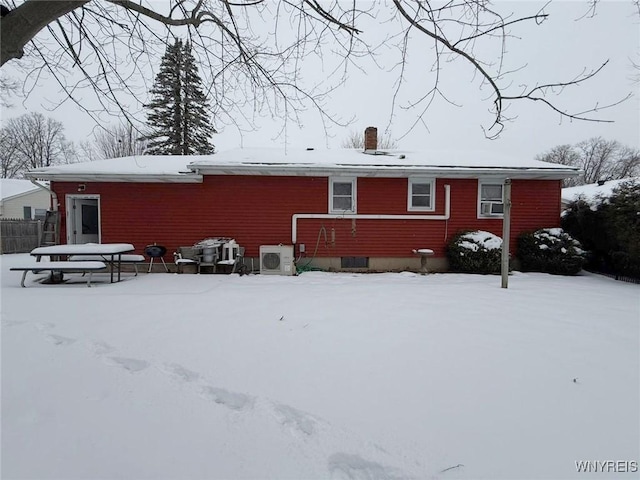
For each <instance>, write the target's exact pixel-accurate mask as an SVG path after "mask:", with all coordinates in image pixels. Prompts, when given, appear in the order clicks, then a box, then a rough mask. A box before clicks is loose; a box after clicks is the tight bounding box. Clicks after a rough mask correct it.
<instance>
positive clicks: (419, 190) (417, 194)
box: [407, 178, 435, 212]
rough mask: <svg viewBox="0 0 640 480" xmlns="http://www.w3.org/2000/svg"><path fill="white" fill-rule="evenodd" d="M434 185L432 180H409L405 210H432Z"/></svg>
mask: <svg viewBox="0 0 640 480" xmlns="http://www.w3.org/2000/svg"><path fill="white" fill-rule="evenodd" d="M434 183H435V182H434V180H433V179H432V178H410V179H409V188H408V192H409V195H408V199H407V210H409V211H417V212H425V211H432V210H434V204H435V202H434V198H433V194H434V190H435V189H434Z"/></svg>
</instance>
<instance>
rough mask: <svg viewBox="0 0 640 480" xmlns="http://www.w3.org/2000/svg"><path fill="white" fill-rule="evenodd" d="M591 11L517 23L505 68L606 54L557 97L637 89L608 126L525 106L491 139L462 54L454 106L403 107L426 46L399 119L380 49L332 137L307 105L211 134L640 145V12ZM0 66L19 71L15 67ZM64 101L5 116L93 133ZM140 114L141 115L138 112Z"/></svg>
mask: <svg viewBox="0 0 640 480" xmlns="http://www.w3.org/2000/svg"><path fill="white" fill-rule="evenodd" d="M544 3H546V2H544ZM544 3H543V2H498V3H497V7H496V8H499V10H500V11H501V12H506V11H516V12H517V13H530V12H533V13H535V11H536V10H537V9H538V8H540V7H542V6H543V5H544ZM587 10H588V4H587V2H586V1H572V2H554V3H551V4H550V5H549V6H548V7H546V9H545V11H546V13H548V14H550V17H549V19H548V20H547V21H546V22H544V23H543V24H542V25H541V26H536V25H535V24H533V23H531V24H528V25H524V24H521V25H520V26H518V28H517V29H516V28H514V29H512V33H514V34H516V35H517V36H518V38H512V39H510V40H509V43H508V44H507V49H508V56H507V64H506V65H507V67H508V68H506V69H507V70H509V69H512V68H519V67H521V66H525V65H526V67H525V68H524V69H523V70H521V71H518V72H517V73H516V74H514V85H518V84H519V83H520V82H522V83H524V82H526V83H527V84H528V85H530V86H533V84H534V83H535V82H536V81H537V82H538V83H547V82H556V81H562V80H568V79H571V78H574V77H575V76H577V75H578V74H580V73H581V72H583V71H584V70H585V69H586V70H587V71H589V70H593V69H595V68H597V67H599V66H600V65H601V64H602V63H604V62H605V61H607V60H609V64H608V65H607V67H606V68H605V69H604V70H603V71H602V72H601V73H600V74H599V75H598V76H597V77H596V78H595V79H592V80H590V81H589V82H587V83H584V84H581V85H580V86H577V87H570V88H567V89H565V90H564V91H563V92H562V93H561V95H560V96H558V97H555V98H554V99H553V101H554V102H555V104H556V105H557V106H558V107H559V108H561V109H567V110H568V111H580V110H586V109H589V108H593V107H594V106H596V105H604V104H607V103H610V102H615V101H617V100H619V99H620V98H623V97H624V96H626V95H627V94H629V93H631V94H633V97H632V98H631V99H630V100H628V101H626V102H624V103H623V104H621V105H619V106H617V107H615V108H613V109H610V110H607V111H603V112H601V113H599V114H598V117H599V118H603V119H607V120H614V121H615V122H614V123H612V124H605V123H587V122H577V121H573V122H571V121H568V120H567V119H561V118H560V116H559V115H558V114H556V113H554V112H552V111H551V110H549V109H548V108H546V107H544V106H543V105H542V104H540V103H536V104H534V103H531V102H529V103H522V102H521V103H516V104H513V105H512V106H511V107H510V109H509V110H508V115H509V116H511V117H517V119H516V120H515V121H513V122H509V123H507V124H506V128H505V130H504V131H503V133H502V134H501V136H500V138H499V139H497V140H487V139H486V138H485V134H484V132H483V130H482V128H481V127H482V126H485V127H488V126H490V125H491V123H492V116H491V114H490V113H489V112H488V109H489V108H490V107H491V99H488V98H489V90H488V89H487V88H484V89H482V90H481V89H480V83H479V81H478V78H477V77H474V76H473V72H472V71H471V69H469V67H468V66H466V65H465V64H464V62H462V61H460V60H458V61H456V62H454V63H448V64H446V65H444V67H443V70H442V71H441V77H440V82H441V83H440V86H441V88H442V89H443V90H444V92H445V93H446V95H447V96H448V98H449V99H450V100H452V101H453V102H455V103H456V104H457V105H458V106H454V105H451V104H450V103H447V102H446V101H444V100H436V102H434V104H432V106H431V107H430V108H429V110H428V111H427V112H426V113H425V114H424V115H420V113H421V110H420V109H413V110H411V109H409V110H406V109H404V108H402V107H403V106H406V105H407V104H408V102H410V101H411V100H415V99H416V98H417V97H418V96H419V95H420V94H421V93H422V92H424V90H425V88H426V86H427V85H430V82H431V81H432V78H433V77H432V76H429V75H428V74H427V73H425V72H426V70H428V68H427V69H425V67H430V65H431V64H432V63H433V56H432V55H433V54H432V52H431V51H430V50H429V49H427V48H423V49H422V50H421V51H419V52H417V53H414V54H413V56H412V57H411V58H410V59H409V60H410V63H409V70H408V71H407V78H408V79H409V80H408V82H407V83H406V85H405V87H404V89H403V91H402V93H401V95H400V96H399V97H398V101H397V102H396V105H395V110H394V111H393V112H394V115H393V117H392V115H391V114H392V106H393V92H394V82H395V81H396V80H397V73H396V72H393V71H388V70H390V68H391V66H392V62H393V61H394V60H393V59H392V57H390V56H389V57H388V58H387V57H386V55H385V54H383V55H382V56H381V57H380V58H379V59H378V61H379V63H381V64H382V65H383V66H384V67H385V68H386V70H387V71H385V70H380V69H376V68H374V66H373V65H372V64H371V63H367V62H365V64H364V68H365V69H366V73H364V72H359V71H357V70H355V69H354V70H353V71H352V72H351V73H350V75H349V79H348V81H347V82H346V84H345V85H343V86H342V87H340V88H339V89H338V90H336V91H335V92H334V93H333V94H332V96H331V99H330V101H329V102H328V104H327V109H328V110H329V111H330V112H332V114H333V115H335V117H336V118H343V119H347V118H351V117H353V118H354V121H353V123H352V124H351V125H350V126H349V127H346V128H340V127H337V126H335V125H329V128H328V133H329V135H328V136H327V135H325V129H324V128H323V124H322V122H321V121H320V118H319V116H318V115H317V114H316V113H315V112H314V111H313V109H311V108H310V109H309V111H308V112H307V113H305V114H304V115H303V116H302V120H303V128H298V127H297V126H296V125H294V124H293V123H292V122H288V123H287V126H286V130H285V131H286V134H283V133H282V132H283V129H282V126H283V125H282V122H281V121H279V120H278V119H274V118H271V117H258V118H257V119H256V124H257V126H258V130H256V131H254V132H248V133H244V134H242V135H240V134H239V132H238V131H237V130H235V129H234V128H233V127H230V126H225V125H221V124H216V127H217V128H218V129H219V130H220V131H221V133H219V134H218V135H216V136H215V137H214V143H215V144H216V146H217V148H218V150H219V151H220V150H227V149H231V148H236V147H240V146H245V147H262V146H268V147H274V146H282V147H284V146H285V145H286V146H287V148H288V149H295V148H296V147H303V148H304V147H315V148H326V147H328V148H339V147H340V144H341V142H342V141H343V140H344V138H345V137H346V136H347V135H348V133H349V131H351V130H353V131H357V132H361V131H364V128H365V127H367V126H376V127H378V129H379V131H380V133H384V131H385V130H386V129H387V128H390V132H391V136H392V137H394V138H398V145H399V147H400V148H403V149H421V150H422V149H437V150H447V149H465V150H476V149H481V150H495V151H497V152H500V153H506V154H512V155H518V156H524V157H528V158H530V157H533V156H535V155H536V154H537V153H541V152H543V151H545V150H548V149H549V148H551V147H553V146H555V145H558V144H563V143H576V142H578V141H581V140H584V139H587V138H589V137H592V136H603V137H605V138H607V139H616V140H619V141H620V142H622V143H623V144H626V145H629V146H633V147H640V95H639V90H640V81H639V80H638V77H640V70H637V69H634V68H633V66H632V62H635V63H636V64H640V17H639V16H638V10H637V8H636V7H634V5H633V3H632V1H631V0H625V1H618V2H614V1H604V0H603V1H602V2H601V3H600V4H599V6H598V9H597V12H596V15H595V16H594V17H592V18H590V17H588V18H580V17H582V16H583V15H584V13H585V12H587ZM377 34H378V33H377V31H376V28H370V29H368V30H365V31H364V32H363V34H362V35H363V36H366V38H367V39H370V38H373V37H374V36H375V35H377ZM390 54H391V52H389V55H390ZM158 62H159V59H158ZM385 62H387V63H385ZM6 67H9V68H6ZM2 72H3V74H5V75H7V74H8V75H12V76H14V77H15V73H14V72H13V71H12V70H11V68H10V66H9V65H6V66H5V68H3V71H2ZM313 72H314V73H313V74H312V75H320V76H321V75H323V72H322V71H321V70H320V69H319V68H315V69H314V70H313ZM150 76H152V74H150ZM59 98H60V94H59V92H58V90H57V88H56V86H55V85H54V84H53V82H51V81H46V80H43V81H41V82H40V85H39V87H38V88H37V89H35V90H34V92H33V93H32V94H31V95H30V97H29V98H27V99H26V100H21V99H14V100H13V104H14V107H13V108H10V109H7V108H3V110H2V119H3V121H4V120H5V119H7V118H10V117H11V116H17V115H21V114H23V113H25V112H27V111H41V112H42V113H44V114H45V115H48V116H52V117H54V118H56V119H58V120H60V121H61V122H62V123H63V124H64V125H65V131H66V135H67V137H68V138H69V139H71V140H74V141H80V140H84V139H87V138H88V137H89V136H90V134H91V131H92V128H94V124H93V122H92V121H91V119H90V118H89V117H87V115H86V114H84V113H83V112H81V111H80V110H79V109H77V108H76V107H74V106H73V104H71V103H67V104H65V105H63V106H62V107H60V108H58V109H56V110H53V111H47V110H45V109H43V105H48V104H50V102H51V101H53V102H56V101H57V100H58V99H59ZM144 101H146V99H144V98H143V99H138V103H139V102H144ZM135 103H136V102H135V101H132V104H135ZM139 118H140V119H144V113H143V112H142V111H141V112H140V114H139ZM418 120H419V122H418V125H417V126H416V127H415V128H414V129H413V130H412V129H411V127H412V125H414V124H415V123H416V121H418Z"/></svg>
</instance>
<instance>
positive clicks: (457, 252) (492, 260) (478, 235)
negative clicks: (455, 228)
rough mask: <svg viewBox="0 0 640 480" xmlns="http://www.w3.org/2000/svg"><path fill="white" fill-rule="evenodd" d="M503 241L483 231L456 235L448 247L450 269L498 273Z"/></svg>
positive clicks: (465, 271)
mask: <svg viewBox="0 0 640 480" xmlns="http://www.w3.org/2000/svg"><path fill="white" fill-rule="evenodd" d="M501 251H502V239H501V238H500V237H498V236H496V235H494V234H493V233H490V232H485V231H483V230H476V231H473V232H463V233H460V234H458V235H456V236H455V237H454V238H453V239H452V240H451V242H450V243H449V245H448V246H447V258H448V259H449V269H450V270H451V271H453V272H464V273H483V274H485V273H498V272H500V257H501V254H502V253H501Z"/></svg>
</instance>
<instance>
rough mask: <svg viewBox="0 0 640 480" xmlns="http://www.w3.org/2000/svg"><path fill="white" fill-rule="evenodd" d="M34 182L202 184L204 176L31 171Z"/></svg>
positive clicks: (190, 174)
mask: <svg viewBox="0 0 640 480" xmlns="http://www.w3.org/2000/svg"><path fill="white" fill-rule="evenodd" d="M25 176H26V177H27V178H29V179H33V180H49V181H52V182H96V183H106V182H112V183H202V175H199V174H196V173H185V174H176V175H171V174H167V175H165V174H155V175H129V174H114V173H108V174H107V173H104V174H102V173H73V174H62V173H44V172H38V171H31V172H28V173H27V174H26V175H25Z"/></svg>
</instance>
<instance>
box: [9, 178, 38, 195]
mask: <svg viewBox="0 0 640 480" xmlns="http://www.w3.org/2000/svg"><path fill="white" fill-rule="evenodd" d="M34 190H39V188H38V187H37V186H35V185H34V184H33V183H31V180H22V179H18V178H2V179H0V198H2V200H6V199H8V198H10V197H17V196H18V195H23V194H25V193H29V192H31V191H34Z"/></svg>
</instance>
